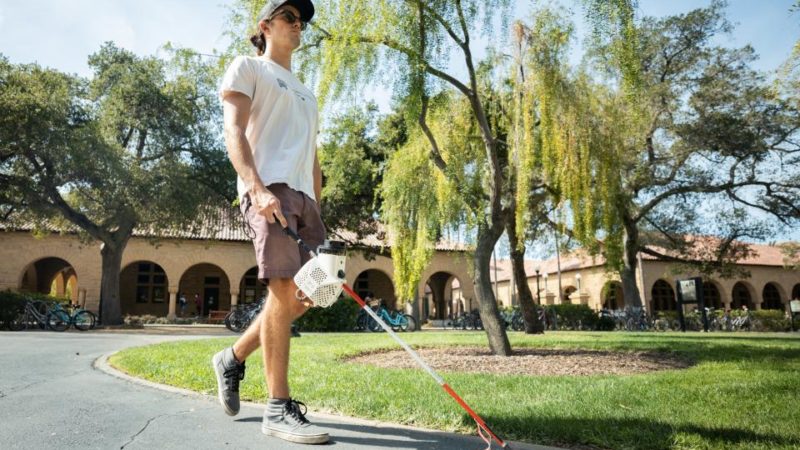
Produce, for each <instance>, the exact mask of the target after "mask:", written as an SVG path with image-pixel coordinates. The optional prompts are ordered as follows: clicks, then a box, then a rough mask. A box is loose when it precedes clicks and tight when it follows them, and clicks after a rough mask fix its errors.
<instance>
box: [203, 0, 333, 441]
mask: <svg viewBox="0 0 800 450" xmlns="http://www.w3.org/2000/svg"><path fill="white" fill-rule="evenodd" d="M313 15H314V5H313V4H312V3H311V2H310V1H309V0H289V1H285V0H269V1H267V3H266V5H265V6H264V7H263V8H262V9H261V11H260V12H259V15H258V20H257V27H258V29H257V32H256V34H255V35H253V36H252V37H251V38H250V41H251V42H252V43H253V45H254V46H255V47H256V48H257V54H258V56H257V57H246V56H239V57H237V58H236V59H235V60H234V61H233V62H232V63H231V65H230V67H229V68H228V70H227V72H226V73H225V76H224V77H223V81H222V86H221V88H220V97H221V99H222V103H223V111H224V117H225V142H226V145H227V148H228V156H229V158H230V160H231V163H232V164H233V167H234V169H236V172H237V174H238V179H237V187H238V193H239V199H240V201H241V206H240V207H241V209H242V212H243V214H244V216H245V219H246V221H247V223H248V225H249V227H250V228H251V229H252V230H253V232H254V234H255V237H254V238H253V245H254V247H255V251H256V261H257V263H258V278H259V279H260V280H262V281H263V282H267V281H268V289H269V293H268V296H267V301H266V303H265V305H264V309H263V310H262V312H261V314H260V315H259V317H258V318H257V319H256V320H255V321H254V322H253V324H252V325H251V326H250V327H249V328H248V329H247V330H246V331H245V333H244V334H243V335H242V337H241V338H240V339H239V340H238V341H236V343H235V344H234V345H233V347H231V348H227V349H224V350H222V351H221V352H219V353H217V354H216V355H214V357H213V359H212V364H213V367H214V371H215V373H216V376H217V387H218V395H219V400H220V402H221V403H222V406H223V407H224V408H225V412H226V413H228V414H229V415H235V414H237V413H238V412H239V381H240V380H243V379H244V370H245V359H246V358H247V357H248V356H249V355H250V354H251V353H252V352H254V351H255V350H256V349H257V348H258V347H259V345H260V346H261V349H262V355H263V358H264V372H265V374H264V375H265V378H266V382H267V388H268V391H269V400H268V402H267V407H266V410H265V411H264V418H263V422H262V425H261V431H262V432H263V433H264V434H266V435H269V436H276V437H279V438H281V439H285V440H287V441H291V442H298V443H306V444H322V443H325V442H327V441H328V434H327V433H325V432H324V431H323V430H321V429H320V428H318V427H316V426H314V425H311V424H310V423H309V421H308V420H307V419H306V417H305V411H303V410H304V409H305V408H304V407H305V405H304V404H303V403H302V402H299V401H297V400H295V399H292V398H291V396H290V391H289V383H288V368H289V342H290V333H291V323H292V322H293V321H294V320H295V319H297V318H299V317H300V316H301V315H303V313H305V311H306V310H307V309H308V307H309V306H311V304H310V303H309V302H308V300H306V301H304V302H301V301H299V300H298V299H297V298H296V295H295V293H296V290H297V287H296V286H295V284H294V282H293V280H292V278H293V277H294V275H295V274H296V273H297V271H298V270H299V269H300V267H301V266H302V265H303V264H304V263H305V262H306V261H307V260H308V258H309V255H307V254H306V253H305V252H302V251H301V250H300V248H299V247H298V245H297V243H296V242H294V241H293V240H292V239H291V238H289V237H288V236H286V235H285V234H284V233H283V230H282V229H281V227H284V226H289V227H290V228H292V229H294V230H295V231H296V232H297V233H298V234H299V235H300V237H302V238H303V240H304V241H306V242H307V243H308V244H309V245H310V246H311V247H312V248H315V247H316V246H318V245H320V244H322V242H323V241H324V239H325V227H324V225H323V223H322V219H321V217H320V208H319V203H318V202H319V199H320V193H321V190H322V173H321V171H320V168H319V161H318V160H317V155H316V137H317V129H318V124H317V121H318V110H317V101H316V98H315V97H314V95H313V93H312V92H311V91H310V90H309V89H308V88H306V87H305V86H304V85H303V84H302V83H301V82H300V81H299V80H298V79H297V78H296V77H295V76H294V74H292V72H291V59H292V52H293V51H294V50H295V49H296V48H297V47H298V46H299V45H300V38H301V33H302V31H303V30H304V29H305V27H306V24H307V23H308V21H309V20H311V17H312V16H313ZM301 407H303V408H302V409H303V410H301Z"/></svg>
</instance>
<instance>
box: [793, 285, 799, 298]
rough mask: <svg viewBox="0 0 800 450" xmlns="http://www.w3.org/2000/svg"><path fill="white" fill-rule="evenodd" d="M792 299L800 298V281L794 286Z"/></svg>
mask: <svg viewBox="0 0 800 450" xmlns="http://www.w3.org/2000/svg"><path fill="white" fill-rule="evenodd" d="M792 300H800V283H797V284H795V285H794V287H793V288H792Z"/></svg>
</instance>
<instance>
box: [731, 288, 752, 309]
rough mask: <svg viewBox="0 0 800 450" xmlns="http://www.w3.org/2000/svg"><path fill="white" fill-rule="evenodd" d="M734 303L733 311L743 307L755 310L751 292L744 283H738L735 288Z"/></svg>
mask: <svg viewBox="0 0 800 450" xmlns="http://www.w3.org/2000/svg"><path fill="white" fill-rule="evenodd" d="M732 297H733V302H732V303H731V307H732V308H733V309H736V308H741V307H742V306H747V308H748V309H753V304H752V302H751V299H750V291H749V290H748V289H747V286H745V285H744V284H742V283H736V284H735V285H734V286H733V296H732Z"/></svg>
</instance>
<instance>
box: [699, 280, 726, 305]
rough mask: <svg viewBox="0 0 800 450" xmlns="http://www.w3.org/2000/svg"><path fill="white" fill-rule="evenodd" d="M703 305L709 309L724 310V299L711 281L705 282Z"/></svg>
mask: <svg viewBox="0 0 800 450" xmlns="http://www.w3.org/2000/svg"><path fill="white" fill-rule="evenodd" d="M703 303H704V304H705V305H706V307H707V308H714V309H722V299H721V297H720V295H719V289H717V285H716V284H714V283H713V282H711V281H703Z"/></svg>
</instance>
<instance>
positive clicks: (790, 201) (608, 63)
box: [516, 2, 800, 306]
mask: <svg viewBox="0 0 800 450" xmlns="http://www.w3.org/2000/svg"><path fill="white" fill-rule="evenodd" d="M613 4H614V2H609V3H608V5H613ZM723 6H724V4H723V3H722V2H712V4H711V5H710V6H709V7H708V8H701V9H697V10H694V11H691V12H689V13H687V14H682V15H678V16H674V17H667V18H665V19H660V20H656V19H651V18H645V19H643V20H641V22H639V23H636V24H633V22H632V21H633V17H632V16H625V23H627V24H628V25H625V26H623V27H621V28H620V29H618V30H616V31H613V32H612V33H611V34H610V35H606V36H600V37H599V38H598V39H597V40H596V41H595V45H594V46H593V48H592V52H591V54H590V60H593V61H595V62H598V64H597V66H598V67H600V73H601V74H603V75H606V76H607V80H606V83H604V85H602V84H599V83H598V82H590V81H588V80H587V79H586V78H585V77H583V78H582V77H581V76H580V75H578V76H577V77H573V76H571V75H570V73H571V72H570V71H569V70H567V69H566V68H563V66H559V65H558V64H554V63H553V61H554V60H557V59H558V58H557V56H558V48H553V47H544V48H542V47H537V46H536V44H535V43H536V42H540V41H541V39H539V38H537V36H538V35H540V34H554V33H558V32H559V28H552V27H547V26H545V25H546V24H547V22H542V21H537V22H534V23H533V24H532V25H531V26H530V27H529V28H526V29H524V30H523V31H524V33H522V35H523V36H524V37H526V38H527V40H526V41H525V42H527V43H528V46H527V48H528V51H527V52H525V53H524V54H525V55H528V56H527V59H526V60H524V61H521V62H520V65H521V67H524V68H526V69H527V70H528V72H529V75H528V79H527V80H525V81H524V82H525V83H526V84H525V85H524V86H527V87H526V88H524V89H520V96H521V97H520V98H521V99H522V100H521V101H520V103H521V104H522V105H523V106H525V105H527V106H528V109H522V110H521V111H520V112H519V114H518V117H517V121H518V122H520V123H522V124H523V125H522V126H520V127H518V129H519V130H520V132H519V133H518V138H517V140H516V142H518V146H519V148H521V149H523V152H521V153H520V155H521V156H520V167H521V168H522V170H521V172H522V173H531V169H529V167H532V168H534V169H533V171H532V172H533V173H536V170H535V168H536V167H539V166H541V168H542V173H543V182H544V183H545V185H546V186H547V188H548V189H550V191H551V192H552V194H553V198H554V201H555V202H556V203H559V204H561V205H563V210H564V211H568V212H570V214H571V215H570V217H568V218H563V217H562V218H561V219H562V220H561V221H560V224H559V226H562V227H566V226H565V224H566V223H568V224H569V228H570V229H569V230H567V231H569V232H570V233H572V234H573V236H575V237H577V238H578V240H579V241H580V242H582V243H584V244H585V245H588V246H589V247H590V248H594V249H595V250H597V251H602V252H603V253H604V254H605V256H606V257H607V261H608V265H609V267H610V268H611V269H613V270H615V271H618V272H619V274H620V277H621V279H622V284H623V289H624V292H625V301H626V304H628V305H630V306H641V304H642V301H641V298H640V294H639V290H638V288H637V285H636V270H637V266H638V261H637V255H638V254H639V253H640V252H644V253H648V254H651V255H654V256H658V257H659V258H662V259H665V260H670V261H675V262H686V261H687V260H688V261H689V262H693V263H697V264H696V266H697V267H698V268H700V269H702V270H704V271H706V270H708V269H711V268H713V267H716V268H717V269H719V272H720V273H722V274H724V273H727V272H728V271H727V268H726V266H727V265H726V264H725V263H726V262H729V260H731V259H735V258H737V257H738V256H741V255H742V254H743V253H742V251H743V248H742V246H741V245H739V244H735V241H736V240H738V239H741V238H748V237H750V238H759V237H764V236H763V230H764V228H763V227H761V226H760V225H759V224H757V223H756V224H754V225H752V226H751V224H746V223H745V222H744V221H743V217H747V215H746V214H745V215H742V213H741V210H742V208H744V209H745V210H749V211H750V214H752V212H753V211H761V212H764V213H767V214H769V215H771V216H772V217H774V218H777V220H778V221H780V222H783V223H785V224H789V225H791V224H793V223H796V220H797V219H798V218H800V214H798V213H800V183H798V180H800V177H799V176H798V169H797V167H798V165H797V164H796V161H797V155H798V152H800V150H798V145H797V144H796V142H797V140H796V138H797V130H798V129H800V127H799V126H798V125H800V121H799V120H798V118H800V114H798V109H797V105H796V101H795V100H793V99H792V98H791V97H790V96H787V97H781V95H780V93H779V91H778V90H777V89H775V88H773V87H772V86H770V84H769V83H765V80H764V78H763V75H761V74H759V73H758V72H756V71H754V70H753V69H752V68H751V67H750V64H751V63H752V61H753V59H754V58H755V55H754V54H753V52H752V49H750V48H748V47H745V48H742V49H728V48H722V47H716V46H713V45H712V38H713V37H714V36H715V35H716V34H718V33H721V32H726V31H729V30H730V26H729V25H728V23H727V22H726V21H725V20H724V14H723V12H722V9H723ZM595 19H596V18H595ZM561 29H563V27H562V28H561ZM628 47H630V48H628ZM631 48H632V49H631ZM529 98H530V99H529ZM531 105H534V106H535V107H533V106H531ZM532 124H536V126H535V127H534V126H532ZM564 162H566V163H564ZM519 186H520V190H518V201H519V202H524V200H525V198H526V195H527V191H526V190H525V186H524V182H523V183H520V184H519ZM714 199H717V200H719V199H724V200H725V201H726V203H725V204H724V209H723V210H722V211H720V214H718V215H717V220H715V221H714V222H715V223H714V225H715V226H708V225H707V224H705V223H704V220H703V218H702V216H701V215H698V214H696V211H695V209H697V208H700V207H704V208H705V209H708V205H709V204H712V203H713V202H712V200H714ZM731 205H733V206H731ZM525 211H526V209H525V208H520V209H518V211H517V212H518V214H519V217H522V218H524V217H525V216H524V214H525ZM731 211H733V213H731ZM523 226H524V225H523ZM719 232H724V233H725V234H726V235H725V236H723V238H722V239H719V240H718V241H716V242H717V245H716V247H715V249H713V251H703V252H697V251H695V250H696V249H695V248H694V247H695V244H696V241H694V240H693V239H691V238H690V237H689V236H687V235H690V234H697V233H703V234H713V233H719ZM652 244H660V247H663V248H666V249H668V250H669V252H663V251H658V250H657V249H655V248H654V247H653V245H652Z"/></svg>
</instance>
